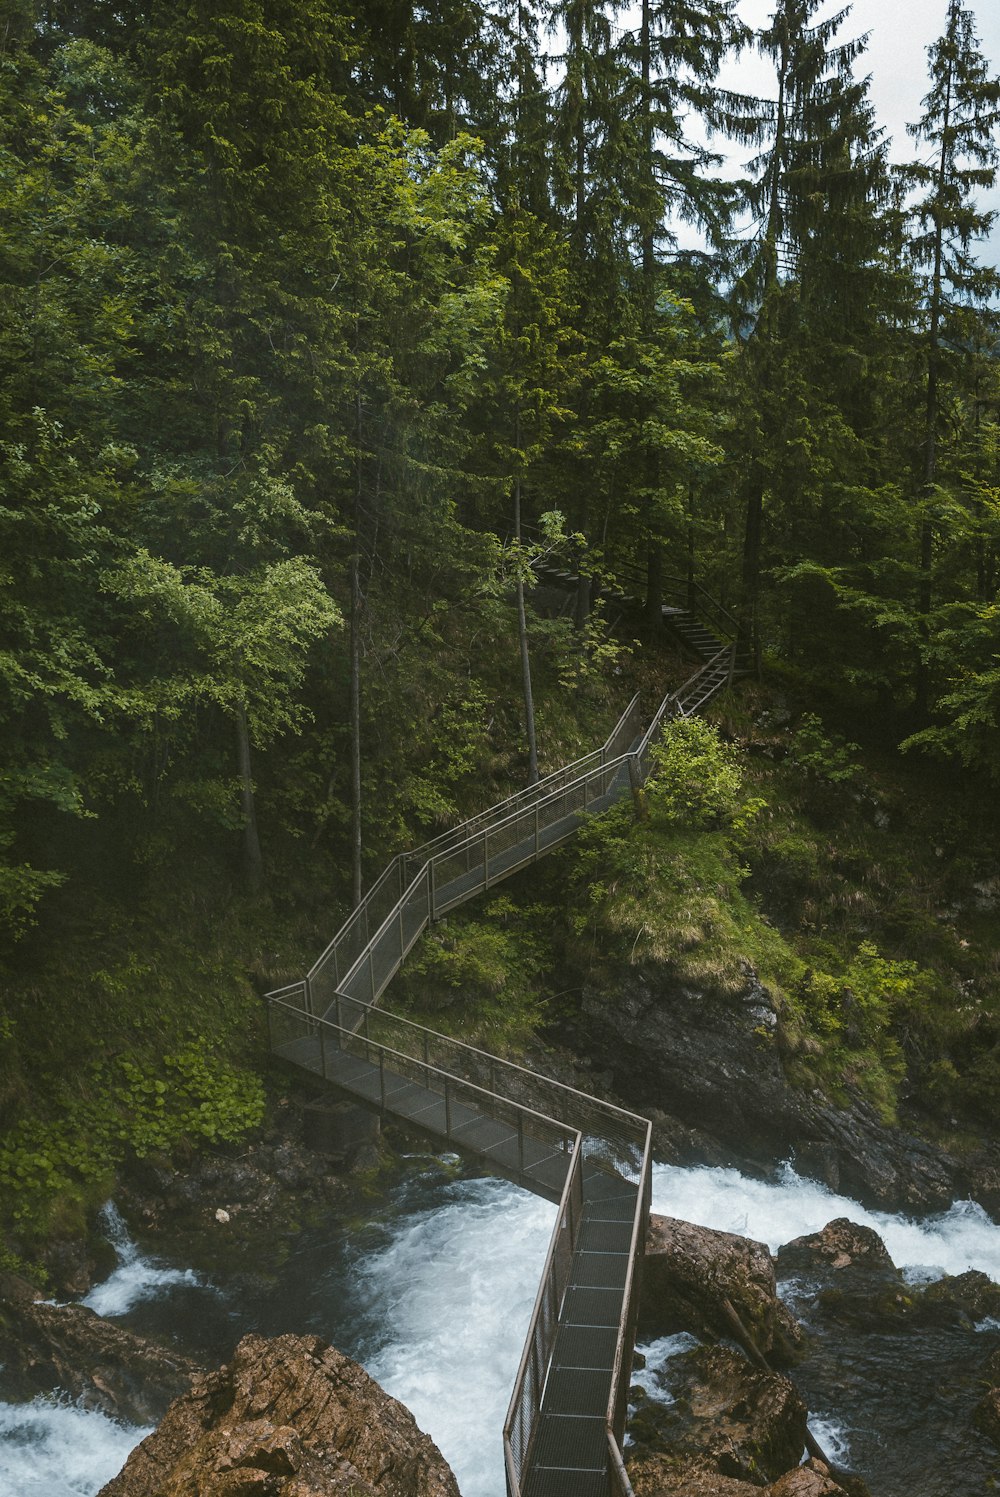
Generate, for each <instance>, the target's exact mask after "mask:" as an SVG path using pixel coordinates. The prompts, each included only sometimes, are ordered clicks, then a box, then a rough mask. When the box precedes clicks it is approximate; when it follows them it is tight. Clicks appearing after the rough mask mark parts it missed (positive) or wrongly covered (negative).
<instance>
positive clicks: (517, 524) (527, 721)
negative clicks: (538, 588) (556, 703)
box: [514, 416, 538, 785]
mask: <svg viewBox="0 0 1000 1497" xmlns="http://www.w3.org/2000/svg"><path fill="white" fill-rule="evenodd" d="M514 443H515V446H516V448H517V451H518V455H520V450H521V418H520V416H518V417H517V418H516V430H515V436H514ZM514 537H515V539H516V540H517V541H520V539H521V475H520V473H518V475H517V477H516V478H515V479H514ZM517 640H518V645H519V647H520V651H521V689H522V691H523V693H524V726H525V733H526V734H527V739H528V784H529V785H535V784H537V783H538V744H537V741H536V738H535V698H534V694H533V692H532V690H531V656H530V654H529V651H528V618H527V614H526V613H525V610H524V581H523V579H522V577H521V576H520V575H518V579H517Z"/></svg>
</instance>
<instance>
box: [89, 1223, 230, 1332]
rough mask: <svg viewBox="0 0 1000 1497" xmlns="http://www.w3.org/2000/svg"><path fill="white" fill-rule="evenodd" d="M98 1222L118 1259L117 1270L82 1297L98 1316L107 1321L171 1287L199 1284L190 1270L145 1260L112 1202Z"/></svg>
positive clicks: (197, 1278) (195, 1275) (198, 1280)
mask: <svg viewBox="0 0 1000 1497" xmlns="http://www.w3.org/2000/svg"><path fill="white" fill-rule="evenodd" d="M101 1220H102V1223H103V1226H104V1230H105V1233H106V1234H107V1238H108V1241H109V1242H110V1243H111V1246H112V1247H113V1248H114V1250H115V1254H116V1256H117V1258H118V1267H117V1268H116V1269H115V1270H114V1272H113V1273H111V1274H110V1275H109V1276H108V1278H106V1279H105V1280H104V1282H103V1283H101V1284H97V1285H95V1286H94V1288H93V1289H91V1291H90V1293H89V1294H87V1295H85V1296H84V1299H83V1301H82V1303H83V1304H85V1305H87V1306H88V1307H89V1308H90V1309H91V1310H94V1311H96V1313H97V1314H98V1315H105V1316H108V1317H109V1318H113V1317H114V1316H116V1315H125V1314H127V1313H128V1311H129V1310H130V1309H131V1308H132V1306H133V1305H135V1304H138V1302H139V1301H140V1300H144V1299H155V1298H156V1296H157V1295H158V1294H160V1293H161V1292H162V1291H163V1290H164V1289H167V1288H169V1287H170V1285H172V1284H198V1283H200V1282H201V1281H200V1279H199V1277H198V1275H197V1274H196V1273H195V1272H194V1270H193V1269H190V1268H162V1267H161V1266H160V1265H159V1264H158V1263H156V1262H155V1261H154V1260H152V1259H150V1258H144V1257H143V1255H142V1254H141V1253H140V1251H139V1249H138V1248H137V1247H136V1245H135V1243H134V1242H133V1241H132V1239H131V1237H129V1235H128V1228H127V1227H126V1225H125V1223H124V1221H123V1220H122V1217H121V1213H120V1212H119V1211H118V1208H117V1207H116V1206H115V1204H114V1202H113V1201H108V1202H107V1204H106V1205H105V1206H103V1207H102V1208H101Z"/></svg>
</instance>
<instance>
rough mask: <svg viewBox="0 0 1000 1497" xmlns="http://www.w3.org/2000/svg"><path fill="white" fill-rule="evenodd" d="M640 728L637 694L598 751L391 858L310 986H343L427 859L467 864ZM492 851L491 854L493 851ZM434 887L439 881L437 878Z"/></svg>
mask: <svg viewBox="0 0 1000 1497" xmlns="http://www.w3.org/2000/svg"><path fill="white" fill-rule="evenodd" d="M641 727H642V714H641V712H640V709H639V697H638V694H636V695H635V696H634V697H633V698H632V700H631V701H630V702H629V704H628V706H627V707H626V708H625V710H624V712H623V713H622V715H621V717H620V718H619V719H618V721H617V723H616V724H615V726H614V727H613V728H612V730H611V733H610V734H609V736H608V738H607V739H606V741H605V742H604V743H603V744H602V745H601V747H600V748H598V749H595V750H594V751H593V752H592V753H590V754H585V755H584V756H583V757H582V758H581V759H577V760H575V761H574V762H573V763H572V764H568V765H563V766H562V767H561V768H560V769H557V770H554V771H553V772H552V773H551V774H549V775H546V776H545V777H544V778H543V779H542V780H539V781H538V782H537V783H536V784H534V785H529V786H526V787H525V788H524V789H523V790H519V791H517V792H515V794H514V795H512V796H509V797H508V798H507V799H506V800H505V801H501V802H500V803H499V804H498V805H495V806H492V807H490V808H489V809H488V810H486V811H482V812H479V813H477V814H476V815H475V816H472V817H470V818H469V820H468V821H465V822H463V823H461V825H459V826H457V827H453V828H452V829H451V830H450V831H447V832H444V833H442V835H441V836H440V837H437V838H435V839H434V840H433V841H431V842H428V843H425V844H423V846H421V847H418V848H414V849H412V850H410V851H408V852H405V853H401V854H400V855H399V856H398V857H395V858H393V860H392V862H391V863H390V864H389V865H388V867H387V868H385V869H384V870H383V872H382V874H381V875H380V876H379V878H378V879H377V880H376V882H375V883H374V884H373V885H372V887H371V888H370V889H369V890H368V892H367V893H366V894H365V896H364V898H363V899H362V900H361V903H360V904H359V905H358V906H357V908H356V909H354V910H353V911H352V912H351V914H350V915H349V916H348V917H347V919H346V920H345V921H344V923H343V925H342V926H341V927H340V928H339V930H338V931H337V933H336V934H335V935H334V937H333V939H332V940H331V941H330V943H329V945H328V946H327V947H326V948H325V949H324V950H323V951H322V952H321V954H320V956H319V957H318V958H317V960H316V962H315V963H314V965H313V966H312V968H311V969H310V972H309V978H310V979H311V980H313V981H314V982H315V984H316V987H317V990H319V989H323V990H325V991H328V992H329V993H331V994H332V993H333V992H334V991H335V990H336V989H337V988H339V987H342V986H343V985H344V981H345V979H346V978H347V976H348V973H350V972H351V969H352V968H353V967H354V966H355V965H356V964H357V962H358V961H359V959H360V958H361V957H362V955H363V954H364V952H365V951H366V950H367V948H368V946H369V945H370V943H371V941H372V940H373V938H374V937H375V936H376V934H377V933H378V932H379V931H380V929H381V928H382V926H383V924H384V923H385V922H386V921H387V920H388V919H389V917H390V915H392V914H393V913H394V911H395V909H396V906H397V905H398V904H399V902H400V900H401V899H402V897H403V894H404V892H405V890H406V888H407V887H408V886H409V885H410V883H411V882H412V881H413V877H414V873H415V872H416V871H417V870H418V869H420V868H422V867H423V865H424V864H425V863H426V862H427V861H428V860H429V858H431V857H442V856H443V855H444V854H445V852H447V851H449V850H451V851H454V850H455V849H459V848H461V849H465V852H466V857H467V858H470V859H471V857H472V848H473V844H475V843H476V841H477V838H478V839H483V838H484V834H485V832H486V831H487V829H488V828H489V827H490V826H491V825H494V824H495V823H497V822H499V821H501V820H504V819H505V818H508V817H510V816H511V815H512V814H513V813H514V812H515V811H517V810H522V811H523V810H526V809H527V808H529V807H531V806H533V805H534V804H535V803H536V802H541V801H544V800H546V799H547V798H549V797H551V796H552V795H553V794H554V793H555V792H556V791H557V790H559V789H560V788H564V787H566V786H568V785H571V784H572V783H574V782H575V781H576V780H578V779H579V777H580V775H581V774H582V773H585V772H586V771H587V770H588V769H591V768H594V767H595V766H600V765H602V764H605V763H607V762H608V761H609V760H613V759H616V758H618V757H619V756H620V755H621V754H622V753H623V752H624V751H625V749H627V748H628V747H629V745H630V744H631V743H632V742H633V741H634V739H635V738H636V736H637V735H638V733H639V732H640V730H641ZM493 851H494V852H496V848H494V849H493ZM496 867H497V865H496V864H494V871H495V870H496ZM438 882H440V876H439V878H438ZM484 887H485V884H484ZM467 897H468V895H463V898H467ZM411 902H412V901H411ZM434 913H436V911H435V912H432V915H431V917H430V918H434ZM363 980H364V978H360V979H356V982H355V984H354V985H353V986H352V995H353V996H356V995H357V994H356V991H355V989H356V983H357V981H363ZM369 986H370V978H369Z"/></svg>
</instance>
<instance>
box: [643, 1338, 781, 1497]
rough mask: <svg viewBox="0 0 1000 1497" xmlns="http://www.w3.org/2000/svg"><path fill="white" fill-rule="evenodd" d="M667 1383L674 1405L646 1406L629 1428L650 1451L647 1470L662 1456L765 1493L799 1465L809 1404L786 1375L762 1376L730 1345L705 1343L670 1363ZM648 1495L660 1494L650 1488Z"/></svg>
mask: <svg viewBox="0 0 1000 1497" xmlns="http://www.w3.org/2000/svg"><path fill="white" fill-rule="evenodd" d="M665 1381H666V1383H667V1387H668V1390H669V1393H670V1395H671V1397H672V1399H673V1402H671V1403H669V1404H666V1405H664V1404H660V1403H654V1402H652V1401H650V1400H646V1401H643V1402H642V1403H641V1404H640V1405H639V1407H638V1410H637V1413H636V1416H635V1418H634V1419H633V1421H632V1423H631V1425H630V1432H631V1434H632V1437H633V1439H634V1440H635V1441H636V1444H637V1445H638V1446H640V1447H644V1448H641V1449H640V1450H639V1452H638V1456H637V1460H638V1462H639V1464H640V1465H641V1466H643V1467H647V1466H648V1465H649V1463H650V1461H649V1458H650V1456H651V1455H652V1454H653V1453H655V1452H662V1453H664V1454H666V1455H668V1456H670V1457H671V1458H672V1459H673V1460H674V1462H678V1461H686V1462H695V1463H696V1464H697V1465H698V1466H700V1467H701V1468H702V1469H704V1470H705V1471H706V1472H709V1471H714V1473H715V1475H716V1476H718V1477H727V1478H729V1479H730V1480H737V1481H740V1482H746V1481H749V1482H753V1483H755V1484H756V1486H757V1489H758V1490H759V1488H760V1486H761V1484H762V1479H763V1481H768V1480H775V1479H777V1477H779V1476H781V1475H782V1474H783V1473H784V1472H785V1471H787V1470H788V1469H789V1468H791V1467H795V1466H797V1465H798V1462H799V1457H800V1456H801V1454H802V1449H803V1445H804V1443H805V1437H806V1407H805V1404H804V1403H803V1402H802V1399H801V1398H800V1397H799V1395H798V1393H797V1392H796V1390H795V1388H794V1387H793V1385H792V1384H791V1383H790V1382H789V1380H788V1379H787V1378H786V1377H782V1376H781V1375H780V1374H779V1373H775V1372H763V1371H759V1370H757V1369H756V1368H755V1367H752V1366H751V1365H750V1363H749V1362H748V1361H747V1360H746V1359H745V1358H744V1357H742V1356H741V1355H740V1354H739V1353H738V1352H734V1351H730V1350H728V1349H727V1348H725V1347H720V1346H699V1347H697V1348H695V1350H693V1351H689V1352H685V1353H684V1354H682V1355H681V1356H678V1357H674V1358H673V1359H672V1360H671V1361H670V1363H669V1368H668V1371H667V1373H666V1375H665ZM644 1480H645V1478H644ZM703 1489H704V1490H705V1491H706V1492H708V1491H711V1490H712V1489H711V1487H710V1486H704V1488H703ZM645 1490H646V1491H647V1492H649V1493H652V1492H654V1491H656V1490H658V1489H657V1488H656V1487H655V1485H652V1484H650V1483H647V1484H646V1485H645ZM663 1490H664V1491H667V1492H672V1491H674V1490H676V1491H678V1492H681V1491H685V1490H694V1491H697V1490H699V1488H697V1487H694V1488H684V1487H679V1486H675V1487H671V1486H669V1485H667V1486H665V1487H664V1488H663ZM720 1490H722V1491H725V1490H727V1489H726V1488H720ZM636 1493H637V1497H639V1489H638V1487H637V1488H636Z"/></svg>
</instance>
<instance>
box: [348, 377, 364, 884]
mask: <svg viewBox="0 0 1000 1497" xmlns="http://www.w3.org/2000/svg"><path fill="white" fill-rule="evenodd" d="M355 420H356V437H357V444H358V446H357V454H356V462H355V479H356V481H355V489H354V536H353V549H352V552H351V560H350V587H351V642H350V649H351V705H350V717H351V888H352V894H353V899H354V905H355V908H356V907H357V906H358V905H359V904H360V903H361V577H360V563H361V557H360V551H361V484H362V469H361V425H362V409H361V393H360V391H359V392H358V394H357V396H356V398H355Z"/></svg>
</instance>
